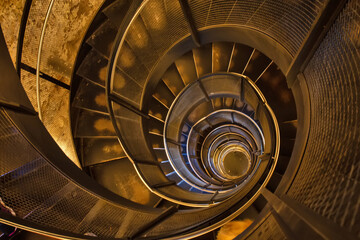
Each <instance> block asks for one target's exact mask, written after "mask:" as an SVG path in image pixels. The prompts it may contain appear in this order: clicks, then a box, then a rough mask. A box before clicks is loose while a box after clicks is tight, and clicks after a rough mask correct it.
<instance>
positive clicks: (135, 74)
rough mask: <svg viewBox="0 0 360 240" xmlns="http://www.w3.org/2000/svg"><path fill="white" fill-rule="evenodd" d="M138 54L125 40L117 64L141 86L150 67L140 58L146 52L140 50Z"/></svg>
mask: <svg viewBox="0 0 360 240" xmlns="http://www.w3.org/2000/svg"><path fill="white" fill-rule="evenodd" d="M137 54H138V55H137ZM137 54H136V52H135V51H134V50H133V49H132V48H131V46H130V45H129V44H128V42H126V41H125V42H124V43H123V45H122V47H121V49H120V52H119V56H118V59H117V60H116V65H117V66H118V67H119V69H121V71H123V72H124V73H125V74H126V75H127V76H128V77H130V78H132V79H133V80H134V81H135V82H136V83H137V84H139V86H144V84H145V81H146V77H147V75H148V73H149V69H148V68H146V66H145V65H144V64H143V60H142V59H141V58H139V55H140V56H141V55H143V54H144V53H143V52H142V51H141V50H139V51H138V52H137Z"/></svg>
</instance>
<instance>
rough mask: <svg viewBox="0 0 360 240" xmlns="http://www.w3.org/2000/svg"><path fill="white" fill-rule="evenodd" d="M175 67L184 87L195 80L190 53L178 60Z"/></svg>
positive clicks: (192, 59)
mask: <svg viewBox="0 0 360 240" xmlns="http://www.w3.org/2000/svg"><path fill="white" fill-rule="evenodd" d="M175 65H176V67H177V70H178V72H179V74H180V76H181V79H182V81H183V83H184V85H185V86H186V85H188V84H190V83H192V82H194V81H195V80H196V79H197V74H196V69H195V63H194V58H193V55H192V53H191V52H188V53H186V54H184V55H183V56H182V57H180V58H178V59H177V60H176V61H175Z"/></svg>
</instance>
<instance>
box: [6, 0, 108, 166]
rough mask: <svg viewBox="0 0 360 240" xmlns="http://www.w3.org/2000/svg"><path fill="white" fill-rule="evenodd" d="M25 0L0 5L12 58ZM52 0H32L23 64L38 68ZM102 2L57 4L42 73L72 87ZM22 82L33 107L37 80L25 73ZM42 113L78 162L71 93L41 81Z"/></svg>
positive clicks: (43, 54)
mask: <svg viewBox="0 0 360 240" xmlns="http://www.w3.org/2000/svg"><path fill="white" fill-rule="evenodd" d="M24 2H25V1H24V0H22V1H13V0H5V1H1V2H0V21H1V26H2V28H3V31H4V35H5V39H6V42H7V44H8V47H9V51H10V54H11V56H12V59H13V60H14V59H15V55H16V45H17V38H18V31H19V25H20V20H21V15H22V9H23V5H24ZM49 3H50V0H33V2H32V6H31V9H30V14H29V19H28V22H27V27H26V32H25V37H24V49H23V55H22V62H23V63H25V64H27V65H29V66H31V67H33V68H36V62H37V55H38V46H39V40H40V36H41V29H42V27H43V22H44V19H45V16H46V11H47V8H48V6H49ZM102 3H103V0H72V1H69V0H67V1H55V2H54V5H53V8H52V11H51V13H50V17H49V20H48V24H47V28H46V32H45V37H44V45H43V50H42V52H41V65H40V71H42V72H44V73H46V74H48V75H50V76H52V77H54V78H56V79H58V80H60V81H62V82H64V83H66V84H70V77H71V73H72V68H73V65H74V62H75V58H76V54H77V52H78V49H79V47H80V44H81V41H82V39H83V37H84V35H85V33H86V30H87V28H88V26H89V24H90V23H91V21H92V19H93V17H94V16H95V14H96V12H97V10H98V9H99V7H100V6H101V5H102ZM21 82H22V84H23V86H24V88H25V91H26V92H27V94H28V96H29V98H30V100H31V102H32V104H33V106H34V107H35V109H36V110H37V111H38V107H37V104H36V78H35V75H33V74H30V73H28V72H26V71H24V70H23V71H22V73H21ZM40 89H41V94H40V99H41V110H42V114H43V122H44V125H45V127H46V128H47V129H48V131H49V132H50V134H51V135H52V136H53V138H54V139H55V141H56V142H57V143H58V145H59V146H60V147H61V148H62V149H63V151H64V152H65V153H66V154H67V156H69V157H70V158H71V159H72V160H73V161H74V162H75V163H78V160H77V156H76V153H75V150H74V147H73V142H72V135H71V129H70V119H69V94H70V92H69V91H67V90H65V89H63V88H60V87H58V86H56V85H54V84H52V83H49V82H46V81H45V80H43V79H41V87H40Z"/></svg>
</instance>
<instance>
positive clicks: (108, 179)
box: [91, 159, 159, 207]
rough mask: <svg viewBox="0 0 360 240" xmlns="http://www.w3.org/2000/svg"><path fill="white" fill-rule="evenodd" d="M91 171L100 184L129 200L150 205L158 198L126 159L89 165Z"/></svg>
mask: <svg viewBox="0 0 360 240" xmlns="http://www.w3.org/2000/svg"><path fill="white" fill-rule="evenodd" d="M91 172H92V175H93V176H94V178H95V180H96V181H97V182H99V183H100V184H101V185H103V186H104V187H106V188H108V189H109V190H110V191H112V192H114V193H116V194H118V195H120V196H122V197H124V198H127V199H129V200H131V201H134V202H137V203H140V204H142V205H146V206H151V207H152V206H153V205H154V204H155V203H156V202H157V201H158V200H159V197H158V196H156V195H155V194H153V193H151V192H150V190H148V188H147V187H146V186H145V185H144V184H143V182H142V180H141V179H140V178H139V176H138V175H137V173H136V171H135V169H134V167H133V165H132V164H131V162H130V161H128V160H127V159H121V160H119V161H111V162H107V163H103V164H100V165H95V166H93V167H91Z"/></svg>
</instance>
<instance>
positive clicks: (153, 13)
mask: <svg viewBox="0 0 360 240" xmlns="http://www.w3.org/2000/svg"><path fill="white" fill-rule="evenodd" d="M141 16H142V17H143V19H144V22H146V24H147V26H148V27H149V28H150V29H153V30H161V29H164V28H165V26H166V15H165V13H164V7H163V6H162V5H160V4H157V3H156V2H154V1H149V2H148V3H147V4H146V7H145V8H144V9H143V11H142V12H141Z"/></svg>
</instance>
